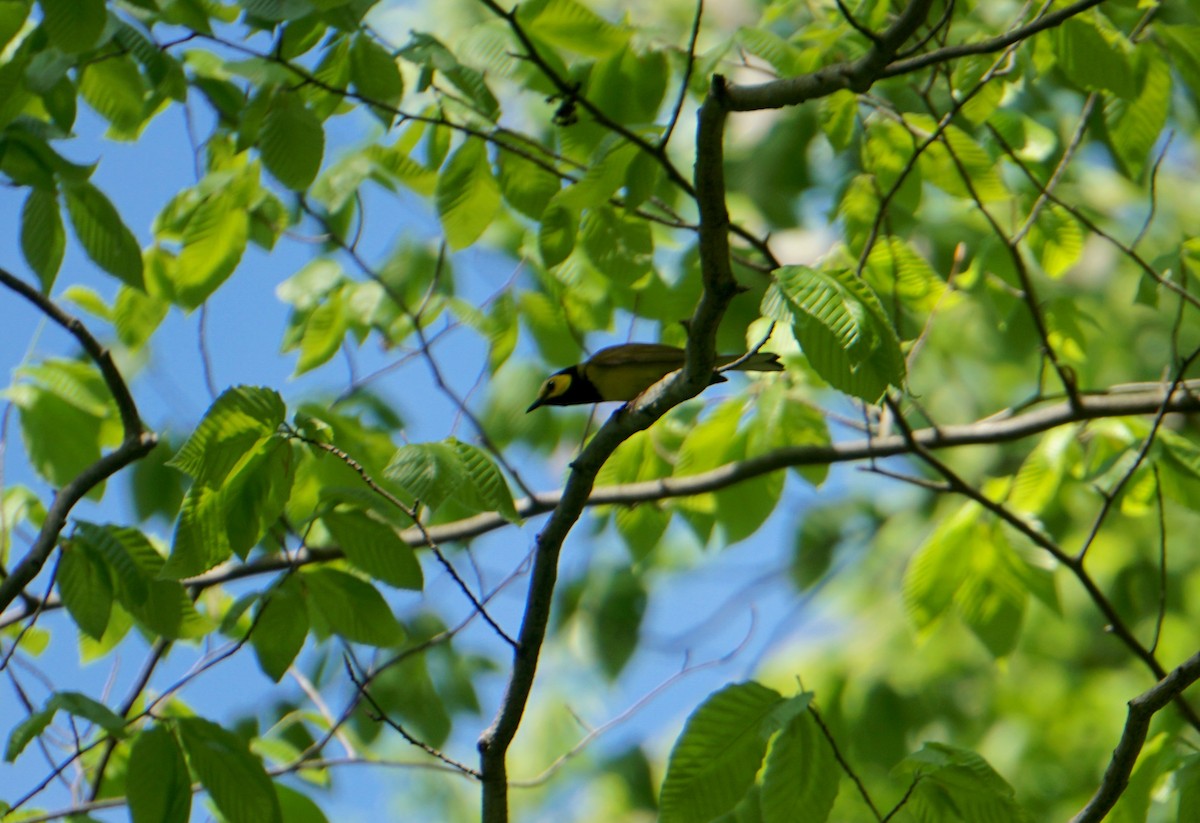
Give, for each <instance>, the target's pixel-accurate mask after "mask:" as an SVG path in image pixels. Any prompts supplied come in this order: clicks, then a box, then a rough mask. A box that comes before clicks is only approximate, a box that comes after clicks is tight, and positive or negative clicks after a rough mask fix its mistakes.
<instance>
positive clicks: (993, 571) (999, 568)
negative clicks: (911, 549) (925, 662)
mask: <svg viewBox="0 0 1200 823" xmlns="http://www.w3.org/2000/svg"><path fill="white" fill-rule="evenodd" d="M1043 578H1044V572H1043V571H1042V570H1038V569H1035V568H1034V567H1032V566H1030V565H1029V563H1028V562H1027V561H1025V560H1024V559H1023V558H1022V557H1020V556H1019V555H1018V554H1017V553H1016V551H1015V550H1014V548H1013V547H1012V545H1010V544H1009V542H1008V539H1007V537H1006V536H1005V534H1004V532H1003V531H1002V530H1001V529H1000V527H999V525H998V524H997V523H996V522H995V521H994V520H991V519H982V518H981V517H980V509H979V506H978V504H976V503H966V504H964V505H963V506H962V507H961V508H960V509H959V510H958V512H956V513H955V514H954V515H953V516H952V517H950V518H946V519H943V520H942V522H941V524H940V525H939V526H938V528H937V529H936V530H935V531H934V532H933V534H932V535H930V537H929V539H928V540H927V541H926V542H925V543H924V544H923V545H922V546H921V548H920V549H918V550H917V553H916V555H915V556H914V557H913V559H912V562H911V563H910V564H909V568H908V571H907V572H906V573H905V576H904V600H905V604H906V605H907V607H908V612H909V615H910V617H911V618H912V620H913V622H914V623H915V624H916V626H917V628H918V629H921V630H925V629H927V628H929V627H930V626H932V625H933V624H934V623H935V622H936V621H937V620H938V619H939V618H940V617H941V616H942V615H943V614H944V613H945V612H946V610H947V609H948V608H949V607H950V606H951V605H952V604H953V605H954V607H955V608H956V610H957V612H958V614H959V616H960V617H961V618H962V620H963V622H964V623H965V624H966V625H967V627H968V628H970V629H971V631H972V632H974V633H975V636H976V637H978V638H979V639H980V640H981V641H982V642H983V644H984V645H985V646H987V648H988V651H989V652H991V654H992V655H993V656H995V657H1005V656H1007V655H1008V654H1010V653H1011V652H1012V650H1013V649H1014V648H1015V646H1016V643H1017V640H1018V638H1019V637H1020V633H1021V624H1022V621H1023V619H1024V615H1025V609H1026V605H1027V603H1028V600H1029V593H1030V591H1031V590H1032V591H1036V592H1038V593H1039V597H1041V598H1044V599H1049V600H1051V601H1052V602H1051V604H1050V605H1052V603H1053V601H1054V600H1056V595H1055V594H1054V590H1053V584H1052V583H1048V581H1046V580H1044V579H1043Z"/></svg>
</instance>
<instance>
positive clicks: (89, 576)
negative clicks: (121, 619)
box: [56, 541, 113, 640]
mask: <svg viewBox="0 0 1200 823" xmlns="http://www.w3.org/2000/svg"><path fill="white" fill-rule="evenodd" d="M60 550H61V552H62V557H61V559H60V560H59V563H58V576H57V578H56V582H57V584H58V593H59V595H60V596H61V597H62V601H63V605H64V606H66V607H67V612H68V613H69V614H70V615H71V619H72V620H74V621H75V624H76V625H77V626H79V629H80V631H82V632H83V633H84V634H87V635H89V636H91V637H94V638H96V639H97V640H99V639H100V638H101V637H103V636H104V630H105V629H106V628H108V616H109V614H110V613H111V611H112V600H113V591H112V581H111V580H110V579H109V576H108V570H107V569H106V568H105V567H104V564H103V563H102V562H101V561H100V560H99V558H96V557H93V556H92V554H91V553H90V552H89V551H87V549H86V548H85V547H83V546H81V545H79V544H77V543H75V542H74V541H66V542H64V543H63V545H62V547H61V549H60Z"/></svg>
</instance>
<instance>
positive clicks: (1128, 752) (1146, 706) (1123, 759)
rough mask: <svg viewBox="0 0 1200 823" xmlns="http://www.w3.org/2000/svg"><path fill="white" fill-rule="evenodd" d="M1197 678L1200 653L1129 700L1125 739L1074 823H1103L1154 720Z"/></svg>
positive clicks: (1121, 790)
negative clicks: (1100, 822) (1155, 716)
mask: <svg viewBox="0 0 1200 823" xmlns="http://www.w3.org/2000/svg"><path fill="white" fill-rule="evenodd" d="M1197 680H1200V652H1197V653H1196V654H1194V655H1192V656H1191V657H1189V658H1188V659H1187V660H1186V661H1184V662H1183V663H1181V664H1180V665H1179V666H1176V667H1175V668H1174V669H1172V670H1171V672H1170V673H1169V674H1168V675H1167V676H1166V677H1164V678H1163V679H1162V680H1160V681H1158V683H1156V684H1155V685H1154V686H1153V687H1151V688H1149V689H1147V690H1146V691H1144V692H1142V693H1141V694H1139V695H1138V696H1137V697H1135V698H1133V700H1130V701H1129V714H1128V715H1127V716H1126V719H1125V730H1124V731H1123V732H1121V739H1120V741H1118V743H1117V747H1116V748H1115V749H1113V754H1112V760H1110V761H1109V763H1108V768H1107V769H1105V770H1104V778H1103V779H1102V780H1101V781H1100V786H1099V787H1098V788H1097V789H1096V793H1095V794H1094V795H1092V799H1091V800H1089V801H1088V803H1087V805H1086V806H1084V807H1083V808H1082V809H1081V810H1080V812H1079V814H1077V815H1075V816H1074V817H1072V818H1071V823H1099V821H1101V820H1103V819H1104V818H1105V816H1106V815H1107V814H1108V813H1109V811H1111V810H1112V807H1113V806H1114V805H1116V802H1117V800H1118V799H1119V798H1120V797H1121V795H1122V794H1123V793H1124V791H1125V787H1126V786H1128V785H1129V775H1130V774H1131V773H1132V772H1133V766H1134V764H1135V763H1136V762H1137V759H1138V755H1139V754H1140V753H1141V751H1142V746H1144V745H1145V743H1146V733H1147V732H1148V731H1149V729H1150V721H1151V720H1152V719H1153V718H1154V715H1155V714H1157V713H1158V712H1160V711H1162V710H1163V709H1164V708H1166V707H1167V705H1168V704H1169V703H1171V702H1172V701H1173V700H1175V699H1176V698H1178V697H1180V696H1181V695H1182V694H1183V691H1184V690H1185V689H1187V688H1188V687H1189V686H1191V685H1192V684H1193V683H1195V682H1196V681H1197Z"/></svg>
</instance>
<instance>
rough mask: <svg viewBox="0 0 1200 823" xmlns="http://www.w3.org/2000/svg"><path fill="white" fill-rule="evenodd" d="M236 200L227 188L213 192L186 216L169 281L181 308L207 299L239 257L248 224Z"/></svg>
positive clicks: (246, 234)
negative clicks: (171, 280) (181, 244)
mask: <svg viewBox="0 0 1200 823" xmlns="http://www.w3.org/2000/svg"><path fill="white" fill-rule="evenodd" d="M238 200H239V198H238V197H237V195H236V194H235V193H233V192H231V191H229V190H226V191H223V192H217V193H215V194H212V195H210V196H208V197H206V198H205V199H204V200H203V201H201V202H200V204H199V205H198V206H197V207H196V209H195V211H193V212H192V213H191V216H190V217H188V220H187V224H186V225H185V227H184V230H183V249H182V250H181V251H180V253H179V257H178V258H177V260H176V266H175V277H174V283H173V291H174V299H175V302H177V303H178V304H179V305H181V306H183V307H184V308H185V309H194V308H196V307H197V306H199V305H200V304H202V303H203V302H204V301H205V300H207V299H208V298H209V297H210V296H211V295H212V293H213V292H215V291H216V290H217V288H218V287H219V286H220V285H221V284H222V283H224V282H225V281H226V280H227V279H228V278H229V275H231V274H233V271H234V269H236V268H237V265H238V263H239V262H240V261H241V259H242V253H243V252H245V250H246V240H247V238H248V236H249V231H250V226H249V217H248V216H247V214H246V210H245V209H244V208H242V207H241V205H240V203H239V202H238Z"/></svg>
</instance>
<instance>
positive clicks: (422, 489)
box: [384, 443, 467, 510]
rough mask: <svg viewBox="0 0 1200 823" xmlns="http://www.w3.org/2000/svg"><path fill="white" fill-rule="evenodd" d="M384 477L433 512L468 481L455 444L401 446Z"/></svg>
mask: <svg viewBox="0 0 1200 823" xmlns="http://www.w3.org/2000/svg"><path fill="white" fill-rule="evenodd" d="M384 474H385V475H386V476H387V477H389V478H390V479H392V480H395V481H396V482H397V483H399V484H400V485H401V486H403V487H404V488H405V489H406V490H407V491H408V492H409V493H410V494H412V495H413V497H415V498H417V500H418V501H420V502H421V503H422V504H424V505H425V506H428V507H429V508H430V509H435V510H436V509H437V508H438V507H439V506H441V505H442V503H444V502H445V501H446V500H448V499H450V498H451V497H453V496H454V494H455V493H456V492H457V490H458V489H459V488H460V487H461V486H462V485H463V484H464V483H466V482H467V477H466V472H465V470H464V469H463V466H462V463H461V462H460V461H459V459H458V454H457V452H456V451H455V449H454V445H453V444H452V443H415V444H412V445H409V446H401V447H400V449H399V450H397V452H396V454H395V455H394V456H393V457H392V459H391V462H390V463H388V466H387V468H386V469H385V470H384Z"/></svg>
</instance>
